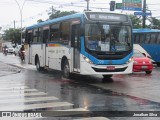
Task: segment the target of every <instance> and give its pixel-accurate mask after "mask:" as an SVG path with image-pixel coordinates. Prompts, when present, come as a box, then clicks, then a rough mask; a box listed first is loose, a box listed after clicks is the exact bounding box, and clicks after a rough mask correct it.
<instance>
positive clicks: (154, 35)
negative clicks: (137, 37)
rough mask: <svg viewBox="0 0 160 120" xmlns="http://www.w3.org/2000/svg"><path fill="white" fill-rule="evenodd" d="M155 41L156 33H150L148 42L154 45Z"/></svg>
mask: <svg viewBox="0 0 160 120" xmlns="http://www.w3.org/2000/svg"><path fill="white" fill-rule="evenodd" d="M156 39H157V37H156V33H152V34H151V40H150V43H153V44H154V43H155V42H156Z"/></svg>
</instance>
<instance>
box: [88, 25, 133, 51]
mask: <svg viewBox="0 0 160 120" xmlns="http://www.w3.org/2000/svg"><path fill="white" fill-rule="evenodd" d="M85 46H86V48H87V49H88V50H91V51H98V52H122V51H129V50H131V49H132V40H131V26H124V25H109V24H103V23H94V24H86V25H85Z"/></svg>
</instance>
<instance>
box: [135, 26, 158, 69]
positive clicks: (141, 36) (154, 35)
mask: <svg viewBox="0 0 160 120" xmlns="http://www.w3.org/2000/svg"><path fill="white" fill-rule="evenodd" d="M133 39H134V44H139V45H140V46H141V47H142V48H143V49H144V50H146V52H147V53H148V54H149V55H150V56H151V59H152V60H153V62H155V63H156V64H157V65H158V66H160V30H158V29H133Z"/></svg>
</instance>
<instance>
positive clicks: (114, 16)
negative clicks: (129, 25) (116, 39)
mask: <svg viewBox="0 0 160 120" xmlns="http://www.w3.org/2000/svg"><path fill="white" fill-rule="evenodd" d="M88 13H89V14H92V13H93V14H94V15H96V14H100V13H101V14H102V15H103V14H108V15H109V14H110V16H109V20H111V21H120V20H121V22H123V21H127V20H128V19H127V17H128V16H127V15H125V14H119V13H109V12H108V13H107V12H92V11H85V12H82V13H75V14H71V15H67V16H63V17H59V18H55V19H52V20H48V21H44V22H41V23H37V24H35V25H32V26H29V27H26V30H31V29H34V28H39V27H41V26H45V25H50V24H52V23H54V22H59V21H63V20H67V19H72V18H76V17H77V18H78V17H83V16H84V15H86V17H87V18H88V16H87V14H88ZM117 16H118V17H117ZM103 17H106V16H103ZM117 18H119V19H118V20H117ZM90 19H91V20H94V19H95V20H97V18H94V19H92V18H90ZM98 20H106V19H104V18H103V19H98Z"/></svg>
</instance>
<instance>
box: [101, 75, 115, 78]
mask: <svg viewBox="0 0 160 120" xmlns="http://www.w3.org/2000/svg"><path fill="white" fill-rule="evenodd" d="M112 76H113V75H103V78H111V77H112Z"/></svg>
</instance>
